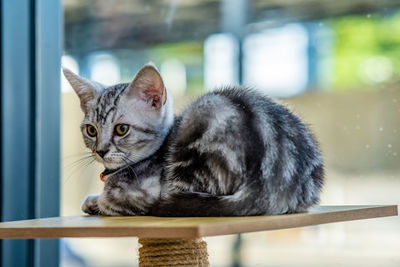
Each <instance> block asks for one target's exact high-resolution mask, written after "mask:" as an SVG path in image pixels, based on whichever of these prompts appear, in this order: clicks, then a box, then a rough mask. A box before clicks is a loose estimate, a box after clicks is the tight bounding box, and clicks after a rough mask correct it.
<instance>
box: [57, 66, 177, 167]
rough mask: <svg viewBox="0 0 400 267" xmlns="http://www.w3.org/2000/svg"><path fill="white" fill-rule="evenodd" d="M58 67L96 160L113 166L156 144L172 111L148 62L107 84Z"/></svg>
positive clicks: (153, 148) (137, 156) (169, 98)
mask: <svg viewBox="0 0 400 267" xmlns="http://www.w3.org/2000/svg"><path fill="white" fill-rule="evenodd" d="M63 72H64V75H65V77H66V78H67V80H68V81H69V83H70V84H71V86H72V88H73V89H74V90H75V92H76V94H77V95H78V96H79V99H80V102H81V108H82V110H83V112H84V113H85V118H84V119H83V122H82V124H81V130H82V135H83V139H84V142H85V144H86V146H87V147H88V148H89V149H91V150H92V152H93V154H94V155H95V158H96V160H97V161H99V162H101V163H103V164H104V166H105V167H106V168H107V169H116V168H119V167H121V166H124V165H127V164H130V163H136V162H138V161H140V160H142V159H144V158H146V157H148V156H150V155H152V154H153V153H154V152H156V150H157V149H159V147H160V146H161V144H162V142H163V141H164V138H165V137H166V135H167V133H168V131H169V129H170V127H171V125H172V123H173V116H174V115H173V107H172V104H173V103H172V96H171V95H170V94H169V93H168V91H167V89H166V88H165V86H164V82H163V80H162V78H161V75H160V73H159V72H158V70H157V69H156V67H155V66H154V65H153V64H147V65H145V66H143V68H142V69H140V70H139V72H138V73H137V74H136V76H135V78H134V79H133V81H132V82H131V83H122V84H117V85H113V86H104V85H102V84H100V83H97V82H94V81H90V80H87V79H85V78H82V77H80V76H78V75H76V74H74V73H72V72H71V71H69V70H68V69H63Z"/></svg>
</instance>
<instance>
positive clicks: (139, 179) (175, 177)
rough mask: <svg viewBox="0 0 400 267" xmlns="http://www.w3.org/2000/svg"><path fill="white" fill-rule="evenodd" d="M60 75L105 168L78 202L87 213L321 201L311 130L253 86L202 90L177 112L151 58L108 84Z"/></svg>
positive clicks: (230, 211) (285, 206)
mask: <svg viewBox="0 0 400 267" xmlns="http://www.w3.org/2000/svg"><path fill="white" fill-rule="evenodd" d="M64 75H65V77H66V78H67V79H68V81H69V82H70V83H71V85H72V87H73V88H74V90H75V92H76V93H77V95H78V96H79V98H80V103H81V108H82V110H83V111H84V113H85V117H84V120H83V122H82V126H81V130H82V134H83V139H84V141H85V144H86V146H87V147H88V148H89V149H90V150H91V151H92V152H93V156H94V157H95V158H96V160H98V161H99V162H101V163H103V164H104V167H105V171H104V172H103V175H104V177H105V179H104V182H105V184H104V191H103V192H102V193H101V194H100V195H94V196H88V197H87V199H86V200H85V202H84V203H83V206H82V209H83V211H84V212H86V213H88V214H100V215H156V216H243V215H261V214H281V213H294V212H304V211H307V209H308V208H309V207H310V206H312V205H314V204H315V203H317V202H318V201H319V195H320V191H321V187H322V183H323V177H324V171H323V162H322V159H321V155H320V152H319V149H318V147H317V145H316V142H315V141H314V139H313V137H312V135H311V134H310V132H309V131H308V129H307V127H306V126H305V125H304V124H303V123H302V122H301V121H300V119H299V118H298V117H296V116H295V115H293V114H292V113H291V112H290V111H288V110H287V109H286V108H285V107H283V106H281V105H278V104H276V103H274V102H273V101H272V100H270V99H269V98H267V97H265V96H263V95H261V94H260V93H258V92H256V91H253V90H247V89H241V88H226V89H221V90H218V91H214V92H211V93H207V94H205V95H203V96H201V97H200V98H198V99H197V100H196V101H195V102H194V103H192V104H191V105H190V106H189V107H187V108H186V110H184V112H183V113H182V115H180V116H177V117H175V116H174V114H173V101H172V96H171V94H170V93H169V92H168V90H167V89H166V88H165V86H164V83H163V80H162V78H161V75H160V74H159V72H158V71H157V69H156V67H155V66H154V65H152V64H147V65H145V66H144V67H143V68H142V69H141V70H140V71H139V72H138V73H137V74H136V76H135V78H134V80H133V81H132V82H131V83H126V84H125V83H124V84H117V85H114V86H104V85H102V84H99V83H97V82H94V81H89V80H87V79H85V78H82V77H79V76H78V75H75V74H74V73H72V72H71V71H69V70H67V69H64Z"/></svg>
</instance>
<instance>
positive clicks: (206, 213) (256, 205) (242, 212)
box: [150, 191, 268, 217]
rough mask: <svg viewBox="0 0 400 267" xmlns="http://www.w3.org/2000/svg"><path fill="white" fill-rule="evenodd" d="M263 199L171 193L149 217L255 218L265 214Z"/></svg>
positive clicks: (235, 195)
mask: <svg viewBox="0 0 400 267" xmlns="http://www.w3.org/2000/svg"><path fill="white" fill-rule="evenodd" d="M262 202H263V199H262V198H261V199H260V198H257V196H254V195H251V194H246V193H244V192H243V191H239V192H237V193H235V194H233V195H224V196H215V195H210V194H207V193H199V192H179V193H173V194H171V195H169V196H168V197H166V198H164V199H162V200H160V201H159V202H158V203H157V204H156V205H154V207H153V208H152V209H151V211H150V215H153V216H162V217H218V216H255V215H264V214H267V213H268V212H267V210H266V205H265V203H262Z"/></svg>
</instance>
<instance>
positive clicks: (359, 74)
mask: <svg viewBox="0 0 400 267" xmlns="http://www.w3.org/2000/svg"><path fill="white" fill-rule="evenodd" d="M328 24H329V25H330V26H331V27H332V29H333V31H334V33H335V36H334V42H335V43H334V51H333V64H334V66H333V89H334V90H347V89H348V88H356V89H360V90H368V89H372V88H376V87H377V85H379V84H380V83H383V82H386V81H388V80H390V79H395V78H398V76H399V73H400V61H399V59H400V12H397V13H395V14H393V15H390V16H388V15H385V16H383V15H380V14H372V15H370V14H368V15H362V16H361V15H357V16H346V17H342V18H339V19H334V20H330V21H329V22H328ZM377 57H378V58H379V59H381V60H382V59H383V60H384V61H385V63H386V67H387V65H389V67H387V68H386V69H389V71H386V70H382V69H381V66H380V65H375V66H374V65H373V64H374V63H373V62H375V61H373V62H372V63H371V60H370V61H368V60H369V59H371V58H377ZM368 62H369V65H371V64H372V66H368V67H370V68H369V70H370V71H369V72H368V73H367V74H365V68H366V66H365V64H368ZM381 71H386V73H389V74H387V75H388V76H389V77H388V78H387V79H385V81H376V80H375V81H374V77H371V76H373V75H374V72H376V73H378V72H381ZM384 74H385V73H384ZM368 75H369V76H368ZM377 75H378V74H377ZM368 77H371V79H372V80H370V79H368ZM375 78H376V77H375Z"/></svg>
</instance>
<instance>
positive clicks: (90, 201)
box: [81, 195, 100, 215]
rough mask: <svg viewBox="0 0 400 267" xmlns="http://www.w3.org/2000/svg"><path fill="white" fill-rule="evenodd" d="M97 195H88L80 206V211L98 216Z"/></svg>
mask: <svg viewBox="0 0 400 267" xmlns="http://www.w3.org/2000/svg"><path fill="white" fill-rule="evenodd" d="M98 199H99V196H98V195H89V196H87V197H86V199H85V201H83V204H82V208H81V209H82V211H83V212H84V213H87V214H89V215H100V210H99V205H98V203H97V201H98Z"/></svg>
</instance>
